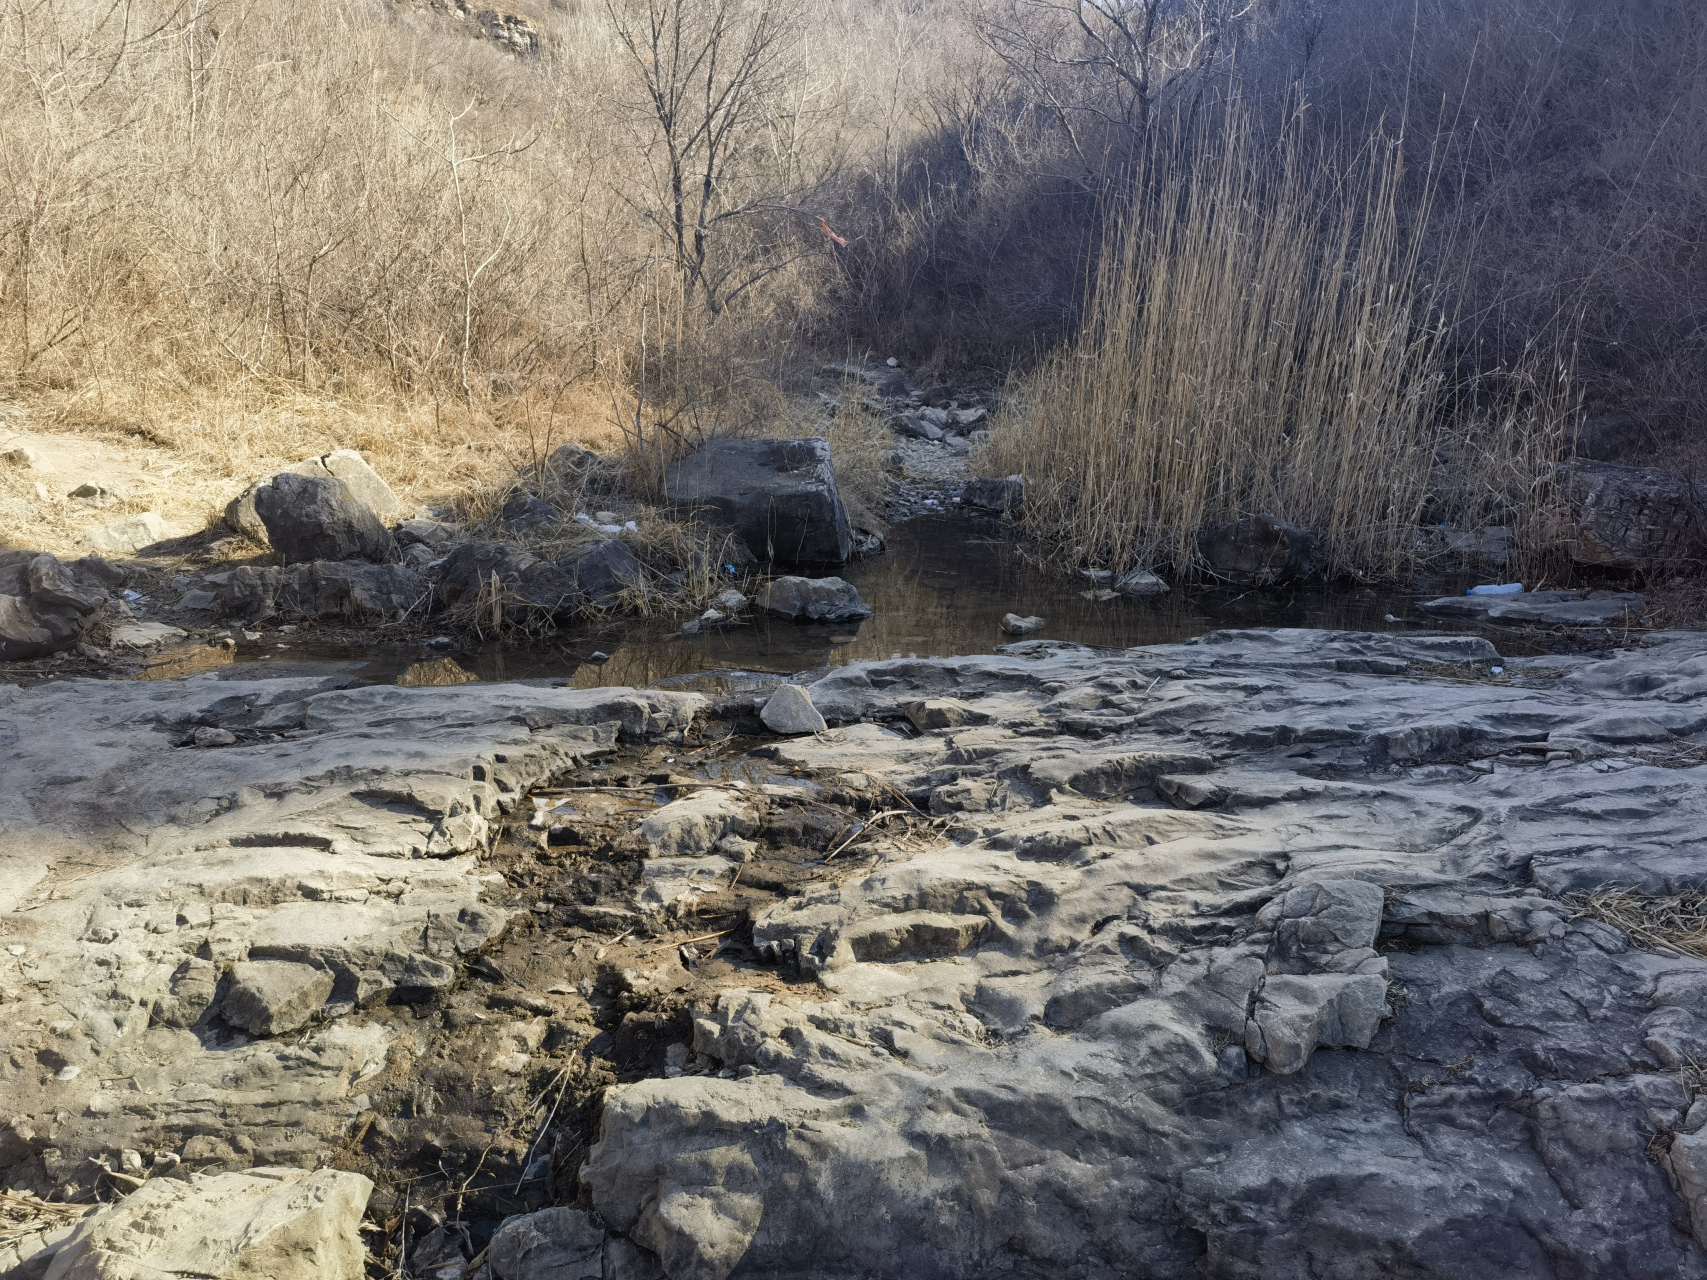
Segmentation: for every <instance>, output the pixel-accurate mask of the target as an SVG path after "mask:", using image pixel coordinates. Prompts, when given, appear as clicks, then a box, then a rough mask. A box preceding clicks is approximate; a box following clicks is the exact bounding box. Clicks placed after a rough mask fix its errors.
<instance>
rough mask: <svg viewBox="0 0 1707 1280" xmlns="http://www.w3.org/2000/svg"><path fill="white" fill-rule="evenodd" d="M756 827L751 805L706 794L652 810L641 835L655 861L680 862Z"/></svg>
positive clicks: (726, 796) (724, 795) (722, 795)
mask: <svg viewBox="0 0 1707 1280" xmlns="http://www.w3.org/2000/svg"><path fill="white" fill-rule="evenodd" d="M785 687H795V688H797V687H798V686H785ZM803 692H804V691H803ZM807 705H808V706H810V705H811V700H810V698H808V700H807ZM819 723H820V724H822V723H823V720H822V718H821V717H820V719H819ZM757 826H758V823H757V821H756V819H755V817H754V814H753V810H752V808H751V807H750V806H749V805H746V804H743V803H742V802H741V801H740V800H739V799H737V798H736V797H735V796H733V795H731V794H729V793H728V792H725V791H710V790H707V791H699V792H696V793H694V794H691V795H687V796H684V797H683V798H682V799H680V800H672V801H671V802H670V803H669V804H666V805H663V806H661V807H660V808H658V809H655V810H653V811H652V813H651V814H649V815H648V816H647V818H646V820H645V821H644V822H642V823H641V824H640V834H641V835H643V836H644V837H645V838H646V843H647V846H648V847H649V848H650V849H651V851H652V856H653V857H654V858H679V857H691V856H694V855H698V854H706V853H711V852H712V851H713V850H715V849H716V848H717V845H718V842H719V841H721V840H723V839H724V838H725V837H727V836H748V835H751V834H752V833H753V832H754V830H756V829H757Z"/></svg>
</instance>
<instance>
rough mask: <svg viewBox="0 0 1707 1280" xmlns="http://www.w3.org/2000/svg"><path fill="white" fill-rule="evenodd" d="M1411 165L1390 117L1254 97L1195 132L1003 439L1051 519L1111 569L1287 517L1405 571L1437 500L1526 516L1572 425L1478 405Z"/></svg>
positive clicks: (1130, 205) (999, 436)
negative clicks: (1247, 107) (1457, 348)
mask: <svg viewBox="0 0 1707 1280" xmlns="http://www.w3.org/2000/svg"><path fill="white" fill-rule="evenodd" d="M1404 178H1405V174H1404V164H1403V149H1402V146H1401V143H1400V140H1398V139H1396V138H1392V137H1389V136H1387V135H1386V134H1384V133H1381V132H1377V133H1374V134H1372V135H1371V136H1370V137H1368V138H1367V139H1366V140H1365V141H1364V143H1363V144H1362V145H1361V146H1360V147H1358V148H1357V149H1356V150H1355V151H1350V152H1348V151H1345V150H1342V149H1337V148H1332V147H1328V146H1321V145H1316V144H1313V143H1311V142H1309V141H1307V140H1306V139H1305V138H1304V137H1302V136H1301V134H1300V133H1299V131H1297V130H1296V129H1289V130H1287V131H1286V132H1285V133H1284V134H1283V135H1282V136H1281V137H1280V138H1279V139H1278V140H1275V139H1272V138H1268V137H1265V136H1263V135H1262V134H1261V133H1259V132H1258V131H1257V129H1256V127H1255V125H1254V123H1253V121H1252V118H1251V116H1250V114H1249V113H1248V112H1245V111H1240V110H1232V111H1229V112H1227V113H1224V114H1219V115H1209V114H1207V113H1205V114H1200V115H1199V117H1198V119H1197V122H1196V123H1194V124H1191V125H1186V124H1176V125H1175V126H1173V127H1172V130H1171V132H1170V133H1167V134H1165V135H1164V136H1163V137H1162V138H1161V139H1160V141H1159V144H1158V145H1156V146H1154V147H1153V148H1152V150H1151V153H1150V156H1149V157H1148V159H1147V161H1146V163H1145V164H1144V166H1143V167H1142V168H1141V170H1140V171H1139V173H1138V175H1137V177H1136V179H1135V181H1134V183H1133V186H1132V190H1131V192H1130V195H1129V197H1128V201H1127V204H1126V206H1125V211H1124V212H1123V213H1122V214H1121V216H1120V222H1119V228H1118V231H1117V232H1116V234H1115V235H1114V236H1113V238H1112V242H1111V243H1110V244H1109V246H1108V247H1107V248H1106V249H1105V251H1104V253H1103V255H1102V258H1101V261H1100V263H1099V266H1098V270H1097V275H1096V280H1095V286H1094V292H1093V297H1092V301H1091V305H1090V309H1089V314H1088V317H1087V319H1086V322H1085V325H1084V328H1083V332H1082V333H1081V335H1080V336H1079V337H1078V339H1077V340H1075V341H1074V342H1073V343H1071V344H1070V345H1068V346H1066V347H1065V348H1064V349H1062V350H1061V351H1060V352H1059V353H1058V354H1057V355H1056V356H1055V357H1054V358H1053V359H1051V360H1049V361H1047V362H1046V363H1045V364H1044V365H1043V367H1042V368H1041V369H1040V370H1039V371H1038V372H1037V373H1036V374H1035V375H1033V376H1032V377H1030V378H1029V379H1027V380H1025V381H1024V382H1022V383H1021V384H1020V386H1019V388H1018V395H1017V399H1018V401H1019V402H1020V405H1021V406H1022V407H1021V408H1019V409H1018V410H1017V411H1015V412H1011V413H1010V414H1009V415H1007V417H1006V419H1005V421H1004V422H1003V423H1002V425H1000V426H999V427H998V429H997V431H996V433H995V436H994V438H993V440H992V442H991V446H990V450H989V455H988V457H987V458H986V460H985V461H986V465H987V466H988V467H989V468H990V469H992V470H994V471H996V472H998V473H1002V472H1019V473H1022V474H1024V475H1025V476H1026V478H1027V481H1028V488H1027V495H1026V510H1027V516H1026V518H1027V520H1028V522H1029V523H1030V524H1031V525H1032V527H1033V528H1034V529H1035V530H1036V531H1038V532H1039V533H1041V534H1043V535H1044V536H1045V537H1047V538H1048V539H1049V540H1051V541H1052V542H1055V543H1057V544H1061V545H1064V546H1071V547H1074V548H1077V549H1078V550H1079V554H1081V555H1082V556H1084V557H1085V558H1086V559H1087V560H1088V561H1089V562H1091V563H1095V564H1100V565H1111V566H1114V567H1117V568H1122V569H1123V568H1127V567H1136V566H1147V567H1167V568H1170V569H1171V570H1172V571H1173V572H1175V573H1180V574H1189V573H1192V572H1195V571H1196V570H1198V569H1199V568H1200V567H1201V565H1200V557H1199V555H1198V550H1197V539H1198V536H1199V534H1200V533H1201V532H1202V531H1203V530H1205V529H1206V528H1209V527H1212V526H1214V525H1218V524H1221V523H1224V522H1227V521H1231V520H1234V519H1237V518H1240V517H1243V516H1248V515H1257V514H1268V515H1274V516H1278V517H1280V518H1282V519H1285V520H1289V521H1291V522H1293V523H1295V524H1298V525H1302V526H1304V527H1306V528H1311V529H1314V530H1317V531H1318V532H1319V533H1320V534H1321V535H1322V537H1323V548H1322V549H1323V559H1324V564H1323V567H1324V568H1325V569H1326V570H1327V571H1328V572H1329V573H1330V574H1336V575H1354V576H1362V577H1382V578H1396V577H1400V576H1403V575H1404V574H1405V573H1407V572H1408V571H1409V570H1411V568H1412V567H1413V566H1414V564H1415V562H1416V560H1417V557H1418V555H1419V551H1420V550H1421V547H1420V545H1419V540H1418V526H1419V525H1420V524H1422V523H1423V522H1424V519H1425V515H1427V516H1428V517H1429V519H1430V523H1435V522H1438V521H1441V520H1446V521H1456V522H1465V523H1469V524H1472V525H1474V524H1479V523H1482V522H1483V521H1484V520H1485V519H1487V518H1488V516H1489V515H1490V514H1491V513H1493V512H1495V511H1499V512H1500V514H1502V515H1505V516H1508V517H1509V516H1511V515H1512V514H1514V513H1515V512H1518V511H1527V510H1528V509H1529V507H1530V506H1531V505H1532V502H1533V498H1534V495H1533V494H1532V493H1531V492H1529V486H1533V485H1535V484H1536V483H1537V482H1538V481H1539V479H1540V478H1541V477H1542V476H1543V475H1544V474H1546V470H1547V469H1546V463H1547V462H1548V461H1549V460H1550V459H1551V458H1552V457H1553V456H1555V454H1556V450H1557V446H1558V438H1559V437H1558V428H1559V425H1560V424H1559V423H1557V422H1555V421H1553V420H1552V419H1551V418H1550V417H1549V416H1548V414H1546V413H1545V412H1543V413H1540V414H1539V415H1538V414H1537V412H1536V406H1535V405H1534V404H1532V403H1520V402H1516V401H1510V400H1509V399H1508V400H1507V401H1506V402H1504V403H1502V404H1500V405H1499V406H1498V407H1497V408H1496V409H1495V410H1494V419H1493V422H1492V424H1485V423H1484V422H1483V421H1482V419H1483V417H1484V416H1485V415H1486V408H1487V407H1486V406H1479V407H1478V411H1477V412H1476V413H1475V414H1474V415H1472V416H1466V413H1465V409H1466V407H1467V405H1468V401H1466V400H1465V399H1464V398H1463V397H1455V394H1454V393H1455V391H1457V390H1458V388H1456V386H1455V384H1454V382H1453V378H1452V375H1451V354H1452V353H1451V350H1450V339H1451V334H1452V326H1453V322H1454V320H1455V318H1456V317H1455V316H1454V315H1453V314H1452V313H1451V311H1450V307H1451V305H1452V303H1451V301H1450V296H1449V294H1447V293H1446V291H1445V290H1444V289H1443V288H1442V282H1441V281H1440V280H1439V279H1438V277H1436V276H1435V275H1433V274H1431V272H1430V271H1429V270H1428V269H1427V268H1426V267H1425V264H1424V260H1423V256H1422V255H1423V247H1424V245H1425V243H1427V242H1428V241H1427V236H1428V230H1429V227H1428V218H1429V214H1430V207H1431V199H1432V193H1431V192H1430V191H1429V189H1428V187H1427V185H1426V184H1425V186H1424V192H1423V196H1422V198H1421V199H1420V200H1413V201H1410V202H1406V201H1405V200H1403V199H1402V192H1403V190H1404ZM1484 392H1485V389H1484ZM1487 398H1488V397H1487V396H1486V394H1484V396H1483V399H1484V400H1486V399H1487ZM1490 425H1491V426H1492V428H1493V429H1488V427H1489V426H1490ZM1443 504H1445V505H1444V509H1443Z"/></svg>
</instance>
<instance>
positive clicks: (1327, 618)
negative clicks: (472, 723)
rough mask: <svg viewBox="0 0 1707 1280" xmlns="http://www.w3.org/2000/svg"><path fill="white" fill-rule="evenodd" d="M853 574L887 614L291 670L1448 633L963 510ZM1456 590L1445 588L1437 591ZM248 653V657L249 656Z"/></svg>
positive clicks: (656, 669) (444, 670) (408, 653)
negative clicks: (1109, 577) (1026, 552)
mask: <svg viewBox="0 0 1707 1280" xmlns="http://www.w3.org/2000/svg"><path fill="white" fill-rule="evenodd" d="M843 576H844V577H846V578H847V579H848V580H849V581H851V582H853V583H854V584H855V585H856V586H858V588H859V591H860V595H861V596H863V597H864V599H865V601H866V603H868V604H870V605H871V606H872V608H873V609H874V610H875V616H873V617H872V618H870V619H868V620H867V621H865V622H863V623H857V624H850V623H835V624H831V625H818V624H813V625H799V624H795V623H792V622H787V621H784V620H782V619H778V618H769V617H761V618H759V619H758V620H757V621H755V622H754V623H753V624H751V625H748V626H742V627H733V628H729V629H726V630H721V631H708V632H703V633H701V634H699V635H697V636H692V637H683V636H681V635H679V634H677V633H676V631H675V630H674V627H673V626H672V625H671V624H669V623H666V622H661V621H647V620H628V621H626V622H623V623H620V624H611V625H609V626H607V627H605V628H603V629H600V630H597V631H589V632H588V633H587V634H584V635H578V636H569V637H563V638H560V639H559V640H558V641H556V642H555V643H553V644H551V645H546V646H540V647H536V648H527V649H517V648H500V647H498V646H491V647H487V648H483V649H475V650H470V651H449V652H444V653H441V654H438V655H433V656H431V657H429V655H428V654H425V653H423V651H422V648H421V647H420V646H419V645H399V646H390V647H387V646H383V645H364V646H359V647H356V646H351V647H348V648H343V649H340V648H337V647H332V646H314V645H312V644H306V645H299V646H298V647H297V650H296V653H295V655H294V656H293V659H292V661H291V663H290V664H289V665H290V667H291V668H295V669H300V668H301V667H302V666H303V665H305V660H306V665H307V666H309V667H311V668H313V669H316V670H325V669H334V670H342V671H349V672H353V673H355V674H358V675H360V676H362V677H363V678H365V679H369V680H373V681H376V682H396V683H399V684H402V683H420V684H425V683H437V682H439V681H438V680H436V679H432V678H431V677H432V674H433V673H434V672H437V673H438V674H439V675H440V676H441V677H443V678H444V680H445V682H449V681H450V680H459V681H460V680H463V679H472V678H478V679H480V680H486V681H510V680H537V679H554V680H567V682H568V683H570V684H573V685H575V686H577V687H585V688H593V687H598V686H603V685H637V686H647V685H656V684H660V683H667V684H671V685H683V684H686V685H690V686H692V687H695V688H702V689H706V690H708V691H713V692H720V691H730V692H734V691H739V690H741V689H744V688H748V687H754V686H755V685H757V684H759V683H762V682H760V681H755V680H754V679H753V677H752V674H751V673H769V674H771V675H791V674H794V673H796V672H801V671H809V670H813V669H816V668H823V667H829V666H839V665H841V664H843V663H847V662H857V661H861V660H865V659H881V658H889V657H893V656H896V655H900V656H902V657H907V656H917V657H948V656H951V655H954V654H964V653H988V652H989V651H990V650H991V649H993V648H994V647H995V646H996V645H999V644H1002V643H1003V642H1004V641H1006V640H1007V639H1009V637H1007V636H1004V635H1003V634H1002V632H1001V630H1000V627H999V623H1000V620H1001V618H1002V615H1003V614H1006V613H1010V612H1011V613H1019V614H1022V615H1024V614H1038V615H1040V616H1042V617H1043V618H1044V619H1045V620H1046V621H1047V623H1048V625H1047V627H1046V628H1045V629H1044V630H1043V631H1041V632H1039V633H1037V634H1038V636H1039V637H1041V638H1047V639H1055V640H1071V641H1075V642H1077V643H1079V644H1087V645H1092V646H1094V647H1097V648H1108V649H1123V648H1130V647H1133V646H1136V645H1148V644H1168V643H1175V642H1178V641H1181V640H1186V639H1189V638H1190V637H1192V636H1196V635H1202V634H1203V633H1204V632H1207V631H1215V630H1220V629H1222V628H1238V627H1314V628H1326V629H1333V630H1346V631H1389V630H1391V631H1398V630H1406V629H1411V628H1416V627H1429V628H1431V629H1441V628H1442V623H1440V622H1439V621H1438V620H1435V619H1431V618H1428V617H1426V616H1424V615H1421V614H1419V613H1417V612H1416V611H1415V610H1414V608H1413V607H1412V606H1413V604H1414V602H1415V601H1416V600H1417V599H1418V598H1419V597H1418V596H1417V595H1416V594H1415V593H1408V594H1407V593H1398V592H1394V591H1392V590H1390V589H1388V590H1373V589H1368V590H1357V589H1351V590H1347V589H1343V588H1334V589H1330V588H1325V587H1320V586H1315V587H1309V588H1301V589H1297V590H1293V591H1241V590H1235V589H1197V590H1192V591H1189V592H1186V591H1171V592H1169V593H1168V594H1166V595H1163V596H1155V597H1151V598H1149V599H1146V600H1129V599H1127V598H1125V597H1123V596H1116V597H1115V598H1113V599H1107V600H1102V599H1097V598H1095V597H1096V596H1097V595H1098V594H1104V593H1098V592H1095V591H1093V590H1091V586H1092V584H1090V583H1089V582H1087V581H1085V580H1084V579H1082V578H1079V577H1077V576H1071V577H1069V576H1067V575H1064V574H1062V573H1060V572H1059V571H1054V570H1049V569H1044V568H1041V567H1039V566H1037V565H1035V564H1033V563H1031V562H1029V561H1028V560H1027V559H1026V558H1025V557H1024V556H1023V555H1022V554H1021V553H1020V552H1019V551H1018V549H1017V548H1015V547H1014V546H1013V545H1012V544H1010V543H1008V542H1007V541H1006V540H1004V539H1003V538H1002V537H1001V530H1000V528H999V527H998V526H996V525H993V524H991V525H985V524H982V523H980V522H977V521H973V520H968V519H966V518H964V517H958V516H944V517H934V518H926V519H921V520H914V521H910V522H908V523H906V524H903V525H898V526H896V528H895V529H894V530H893V531H892V533H891V536H890V539H889V551H888V552H887V553H886V554H885V555H882V556H879V557H878V558H877V559H875V560H873V561H870V562H868V563H866V564H861V565H851V566H849V567H848V568H847V569H846V570H845V571H844V573H843ZM1446 589H1448V587H1447V584H1445V583H1442V584H1439V586H1438V587H1437V588H1436V589H1435V590H1433V591H1431V592H1429V593H1428V594H1430V595H1432V594H1440V593H1441V592H1442V591H1444V590H1446ZM1422 598H1426V597H1422ZM1389 618H1392V619H1394V621H1388V619H1389ZM1459 629H1469V628H1468V627H1462V628H1459ZM1501 643H1502V648H1505V649H1507V651H1515V650H1511V649H1510V648H1509V645H1508V644H1507V642H1505V641H1502V642H1501ZM600 651H602V653H601V652H600ZM595 655H597V657H596V656H595ZM605 655H608V657H606V656H605ZM238 656H239V660H240V661H241V660H244V659H245V658H247V657H248V656H249V655H247V654H243V653H240V654H239V655H238ZM255 656H259V651H257V653H256V655H255ZM601 659H602V660H601ZM273 665H274V666H275V669H276V670H278V672H279V673H280V674H284V672H285V670H286V669H287V668H286V666H285V664H282V663H278V662H277V659H276V658H275V659H274V660H273Z"/></svg>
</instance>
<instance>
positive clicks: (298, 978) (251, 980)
mask: <svg viewBox="0 0 1707 1280" xmlns="http://www.w3.org/2000/svg"><path fill="white" fill-rule="evenodd" d="M331 994H332V974H331V972H330V971H329V970H326V969H316V968H314V967H312V966H310V965H306V964H292V963H290V962H289V961H284V960H258V961H252V962H248V963H244V964H238V965H233V966H232V968H231V985H230V987H229V988H228V989H227V990H226V993H225V1003H224V1004H223V1005H222V1006H221V1007H220V1012H221V1014H223V1015H224V1017H225V1020H226V1021H227V1022H229V1023H231V1024H232V1025H233V1026H237V1027H242V1028H243V1029H244V1030H245V1031H247V1032H249V1033H250V1034H251V1035H257V1036H282V1035H287V1034H288V1033H290V1032H292V1031H300V1030H301V1029H302V1028H303V1027H305V1026H307V1025H308V1022H309V1019H311V1018H312V1017H313V1016H314V1014H315V1013H316V1012H317V1011H318V1010H319V1008H320V1006H321V1005H323V1004H325V1003H326V999H327V997H328V996H330V995H331Z"/></svg>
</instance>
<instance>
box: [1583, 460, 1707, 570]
mask: <svg viewBox="0 0 1707 1280" xmlns="http://www.w3.org/2000/svg"><path fill="white" fill-rule="evenodd" d="M1560 489H1561V496H1562V498H1563V501H1564V506H1565V516H1564V519H1563V520H1562V522H1561V523H1560V525H1559V527H1558V528H1557V529H1556V530H1554V537H1555V538H1556V539H1557V540H1558V541H1560V542H1562V543H1563V544H1564V546H1565V548H1566V549H1567V550H1568V551H1569V552H1570V556H1571V559H1572V560H1575V561H1576V562H1577V563H1578V564H1592V565H1601V566H1604V567H1606V568H1612V569H1660V568H1665V567H1668V566H1679V565H1685V564H1698V563H1699V562H1700V561H1701V559H1702V558H1703V556H1704V555H1707V521H1704V520H1703V517H1702V500H1703V498H1707V494H1704V493H1703V492H1701V491H1700V489H1699V487H1698V486H1697V485H1696V484H1695V483H1694V482H1693V481H1691V480H1690V479H1689V478H1688V477H1687V476H1681V475H1677V474H1675V473H1673V472H1669V471H1656V470H1651V469H1649V468H1645V467H1621V466H1615V465H1614V464H1612V463H1610V462H1594V461H1591V460H1589V459H1587V458H1573V459H1572V460H1571V461H1569V462H1567V463H1565V464H1564V465H1563V466H1562V467H1561V477H1560Z"/></svg>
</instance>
